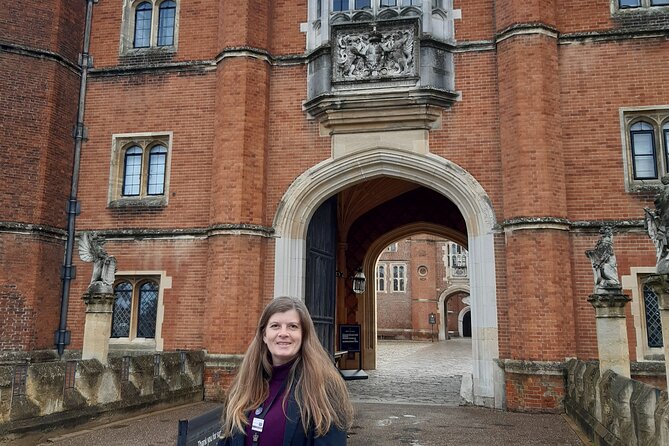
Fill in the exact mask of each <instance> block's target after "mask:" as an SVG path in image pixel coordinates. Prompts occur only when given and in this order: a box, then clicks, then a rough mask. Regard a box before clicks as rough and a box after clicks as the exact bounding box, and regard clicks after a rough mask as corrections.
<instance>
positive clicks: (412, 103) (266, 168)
mask: <svg viewBox="0 0 669 446" xmlns="http://www.w3.org/2000/svg"><path fill="white" fill-rule="evenodd" d="M3 6H4V7H3V8H2V11H0V91H1V92H2V94H1V95H0V102H1V105H2V107H1V108H0V116H1V124H0V132H1V133H2V136H3V145H2V149H1V150H0V160H1V161H2V166H3V168H2V169H1V170H0V208H1V209H2V212H1V213H0V314H2V315H3V323H2V324H0V347H1V348H2V350H5V351H14V350H21V351H32V350H39V349H50V348H53V346H54V332H57V331H58V332H59V333H60V334H61V338H60V340H61V341H63V344H64V341H65V340H66V339H65V338H66V336H65V334H64V333H65V332H66V331H69V332H70V333H71V340H70V343H69V344H68V345H67V348H68V349H73V350H76V349H80V348H81V346H82V339H83V322H84V304H83V302H81V300H80V299H79V297H80V296H81V294H82V293H83V292H84V290H85V289H86V286H87V285H88V278H89V277H90V276H89V274H90V265H88V264H84V263H83V262H80V261H79V260H78V258H77V256H76V253H74V260H73V264H74V266H75V267H76V268H77V273H76V277H73V278H71V280H70V279H68V278H69V277H71V276H72V272H73V270H72V268H70V267H69V265H68V261H67V255H66V254H65V253H66V246H67V243H66V241H68V240H69V242H70V243H73V240H72V237H71V236H68V234H69V233H70V232H71V231H74V229H75V226H72V224H69V225H68V215H69V216H70V217H74V216H76V231H83V230H95V231H99V232H100V233H101V234H102V235H104V236H105V237H106V239H107V244H106V249H107V251H108V252H109V253H110V254H113V255H114V256H116V258H117V260H118V265H119V270H118V272H117V284H116V292H117V302H119V303H118V304H117V313H116V314H115V316H114V317H115V319H114V327H113V333H114V337H113V338H111V339H110V344H112V345H111V346H112V348H116V349H140V350H142V349H143V350H148V351H168V350H176V349H205V350H206V352H207V355H206V358H207V359H206V367H207V377H208V378H207V380H208V381H207V386H208V387H207V389H208V394H209V395H213V394H214V393H215V391H216V389H218V388H220V386H224V385H225V383H226V382H227V380H228V379H229V378H228V377H229V364H230V363H231V361H232V363H234V361H235V360H237V358H238V356H236V355H239V354H241V353H242V352H243V351H244V350H245V348H246V346H247V343H248V342H249V339H250V337H251V334H252V332H253V330H254V325H255V321H256V320H257V318H258V315H259V312H260V311H261V309H262V307H263V306H264V305H265V303H266V302H267V301H268V299H271V297H272V296H275V295H281V294H289V295H294V296H298V297H300V298H304V299H305V300H306V302H307V304H308V305H309V306H310V308H311V309H312V312H313V313H314V315H315V319H316V321H317V323H318V327H319V331H320V333H321V336H322V339H323V342H325V343H326V344H327V345H329V346H331V347H332V348H334V347H335V346H336V336H335V334H336V331H337V327H338V326H339V325H340V324H351V323H358V324H360V325H361V327H362V350H363V351H362V355H363V362H364V365H365V367H366V368H374V366H375V358H376V357H375V347H376V339H377V321H376V314H375V311H374V309H375V308H376V301H377V300H378V299H379V297H378V296H377V293H375V287H373V286H367V289H366V291H365V292H364V293H363V294H360V295H356V294H354V293H353V292H352V290H351V286H350V285H351V283H350V280H349V279H350V278H351V277H352V276H353V274H355V272H356V270H357V269H358V268H362V271H363V272H364V273H365V275H366V277H367V278H368V281H370V282H371V280H372V278H373V277H374V276H375V270H374V267H375V262H376V259H377V258H378V256H379V254H380V253H381V252H382V251H383V249H385V248H386V247H387V246H388V245H389V244H390V243H392V242H395V241H397V240H400V239H403V238H406V237H408V236H411V235H414V234H419V233H420V234H430V235H432V236H435V237H442V238H446V239H449V240H452V241H454V242H456V243H458V244H460V245H462V246H464V247H466V248H467V250H468V252H469V268H468V273H469V289H468V291H469V292H470V298H471V326H472V343H473V352H474V353H473V356H474V357H473V359H474V372H473V392H474V400H475V402H476V403H477V404H483V405H490V406H496V407H508V408H510V409H513V410H545V409H551V408H555V407H559V405H560V401H561V398H562V396H563V394H564V388H563V381H562V377H561V376H559V374H555V373H554V372H552V371H553V370H555V369H556V368H558V369H559V367H560V365H561V364H563V363H564V360H565V358H569V357H578V358H583V359H593V358H596V357H597V344H596V338H595V321H594V310H593V309H592V307H591V306H590V304H588V303H587V302H586V300H585V299H586V297H587V295H588V294H589V293H591V291H592V273H591V270H590V265H589V263H588V260H587V258H586V257H585V256H584V255H583V252H584V251H585V250H586V249H589V248H591V247H592V246H593V245H594V243H595V241H596V239H597V238H598V236H599V233H598V231H599V229H600V228H601V226H602V225H603V224H613V225H615V226H616V227H617V228H618V230H617V232H616V234H615V237H614V241H615V249H616V254H617V259H618V266H619V272H620V275H621V276H622V281H623V285H624V287H625V289H626V292H627V293H628V294H629V295H630V296H631V297H632V298H633V301H632V303H631V304H630V305H629V315H628V316H629V317H628V333H629V339H630V343H629V344H630V353H631V357H632V358H635V359H637V360H646V359H648V358H653V357H656V356H657V354H658V351H659V350H658V347H657V342H655V340H654V338H653V330H655V329H656V328H654V327H656V325H653V324H654V323H653V321H652V314H650V315H649V314H647V313H648V312H647V311H646V310H647V309H648V307H649V304H648V302H650V301H652V296H647V294H648V293H646V295H644V289H643V280H644V274H647V273H648V272H650V271H652V267H653V266H654V262H655V258H654V250H653V246H652V244H651V243H650V242H649V240H648V239H647V236H646V235H645V233H644V230H643V225H642V216H643V212H642V209H643V207H644V206H649V205H650V204H651V203H652V197H653V195H654V194H655V192H656V190H657V187H658V185H659V178H660V177H661V176H662V175H663V174H665V173H667V171H668V169H669V161H667V155H666V154H667V149H668V146H669V124H668V122H669V121H668V119H669V102H668V98H669V82H667V80H668V79H669V41H668V40H667V35H668V31H667V29H668V25H669V6H667V2H666V1H664V0H600V1H597V2H590V3H584V2H582V1H576V0H563V1H556V0H532V1H519V0H501V1H496V2H493V1H490V0H473V1H467V2H465V1H461V0H434V1H433V0H422V1H420V0H399V1H394V0H390V1H386V0H342V1H339V0H336V1H334V0H332V1H331V0H300V1H295V2H285V1H272V2H267V1H258V0H249V1H242V2H229V1H219V2H196V1H187V0H165V1H160V0H146V1H143V0H137V1H131V0H122V1H116V2H112V1H105V0H103V1H99V2H94V1H93V0H89V1H84V0H54V1H52V2H36V3H31V4H30V7H26V5H24V3H23V2H18V1H15V0H12V1H9V2H5V4H3ZM87 8H88V10H89V11H90V14H88V16H87V13H86V11H87ZM87 17H89V19H87ZM87 23H89V24H90V29H91V31H90V48H89V49H88V46H87V44H86V43H85V42H88V39H84V35H85V29H86V24H87ZM82 49H83V50H84V51H83V52H84V53H88V54H90V56H91V58H89V57H86V56H87V54H84V57H83V58H82V57H80V56H79V54H80V53H82ZM86 49H88V51H86ZM80 91H81V92H83V95H84V96H80ZM80 98H81V99H84V100H82V101H81V105H82V106H80V107H78V104H79V102H80V101H79V100H80ZM77 110H79V118H78V115H77ZM78 122H79V125H77V123H78ZM73 129H75V131H74V135H75V138H74V139H73V137H72V135H73ZM79 149H80V150H79ZM79 155H80V156H79ZM73 175H74V181H73ZM72 191H75V192H76V193H75V194H74V197H72ZM68 203H69V204H68ZM79 208H80V212H78V210H79ZM63 258H65V259H66V260H65V262H64V261H63ZM337 272H340V273H341V274H337ZM63 276H65V283H67V285H63V286H62V285H61V279H62V277H63ZM68 293H69V294H68ZM63 295H68V296H69V302H68V305H66V308H67V313H66V316H67V318H66V320H65V321H64V322H66V323H67V324H66V327H65V326H64V325H63V324H59V317H60V315H63V314H65V313H62V312H61V310H60V308H61V301H62V296H63ZM649 299H650V300H649ZM650 313H652V311H650ZM424 316H425V315H421V316H420V317H421V318H424ZM59 327H61V328H59ZM65 328H66V329H65ZM660 350H661V349H660ZM521 361H529V362H530V363H531V364H534V365H535V366H536V367H535V368H529V369H528V368H525V369H524V368H519V367H517V365H518V364H520V363H521ZM355 363H357V361H353V364H355ZM530 369H531V370H530Z"/></svg>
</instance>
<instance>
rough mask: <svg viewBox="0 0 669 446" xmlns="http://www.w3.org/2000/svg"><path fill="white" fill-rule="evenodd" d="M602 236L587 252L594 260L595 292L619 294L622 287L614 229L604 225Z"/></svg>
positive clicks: (591, 259) (592, 260)
mask: <svg viewBox="0 0 669 446" xmlns="http://www.w3.org/2000/svg"><path fill="white" fill-rule="evenodd" d="M600 232H601V233H602V237H601V238H600V239H599V240H598V241H597V244H596V245H595V248H594V249H591V250H589V251H586V252H585V255H586V256H587V257H588V258H589V259H590V261H591V262H592V272H593V273H594V276H595V288H594V291H593V294H612V293H616V294H619V293H620V291H621V289H622V287H621V286H620V280H619V279H618V265H617V263H616V255H615V253H614V252H613V230H612V229H611V228H610V227H604V228H602V230H601V231H600Z"/></svg>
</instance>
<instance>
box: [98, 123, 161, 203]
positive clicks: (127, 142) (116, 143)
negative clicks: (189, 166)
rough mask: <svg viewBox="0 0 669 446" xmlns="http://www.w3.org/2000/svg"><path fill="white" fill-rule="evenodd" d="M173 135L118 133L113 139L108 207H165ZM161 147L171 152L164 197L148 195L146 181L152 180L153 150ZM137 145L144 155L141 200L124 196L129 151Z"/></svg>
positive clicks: (136, 197)
mask: <svg viewBox="0 0 669 446" xmlns="http://www.w3.org/2000/svg"><path fill="white" fill-rule="evenodd" d="M172 139H173V133H172V132H171V131H167V132H144V133H118V134H113V135H112V148H111V158H110V159H111V162H110V168H109V189H108V191H109V192H108V197H107V205H108V207H125V206H130V207H133V206H143V207H164V206H167V204H168V201H169V198H168V197H169V185H170V170H171V164H172ZM156 144H161V145H163V146H165V147H166V148H167V159H166V160H165V185H164V191H163V194H162V195H148V194H147V191H146V187H144V186H146V181H147V180H148V170H147V169H148V156H149V150H150V148H151V147H153V146H155V145H156ZM132 145H137V146H139V147H140V148H142V150H143V151H144V154H143V157H142V188H141V189H140V195H139V196H123V190H122V189H123V177H124V166H125V162H124V161H125V156H124V155H125V149H127V148H129V147H130V146H132Z"/></svg>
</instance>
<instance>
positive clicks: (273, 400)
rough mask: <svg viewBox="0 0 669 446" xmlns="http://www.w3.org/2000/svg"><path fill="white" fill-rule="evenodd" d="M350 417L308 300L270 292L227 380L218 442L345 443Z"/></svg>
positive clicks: (242, 445)
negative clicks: (274, 295) (239, 361)
mask: <svg viewBox="0 0 669 446" xmlns="http://www.w3.org/2000/svg"><path fill="white" fill-rule="evenodd" d="M352 418H353V407H352V406H351V403H350V401H349V397H348V390H347V389H346V384H345V383H344V380H343V379H342V378H341V376H340V375H339V372H338V371H337V369H336V368H335V367H334V364H333V362H332V359H331V358H330V356H329V355H328V354H327V353H326V352H325V350H324V349H323V347H322V346H321V344H320V342H319V341H318V338H317V336H316V332H315V329H314V323H313V321H312V320H311V316H310V315H309V311H308V310H307V307H306V306H305V305H304V303H303V302H302V301H300V300H298V299H294V298H291V297H277V298H275V299H273V300H272V301H271V302H270V303H269V305H267V307H265V310H264V311H263V313H262V315H261V316H260V322H259V323H258V329H257V331H256V334H255V337H254V339H253V341H252V342H251V345H250V346H249V348H248V350H247V351H246V355H244V360H243V361H242V365H241V367H240V368H239V371H238V373H237V376H236V377H235V379H234V380H233V382H232V385H231V386H230V390H229V392H228V397H227V404H226V409H225V412H224V420H223V428H222V434H221V440H219V442H218V446H306V445H312V446H342V445H346V430H347V429H348V428H349V427H350V425H351V422H352Z"/></svg>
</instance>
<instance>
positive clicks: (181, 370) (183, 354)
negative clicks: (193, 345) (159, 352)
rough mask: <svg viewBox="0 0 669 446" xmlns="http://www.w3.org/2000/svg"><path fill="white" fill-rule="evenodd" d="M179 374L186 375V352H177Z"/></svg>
mask: <svg viewBox="0 0 669 446" xmlns="http://www.w3.org/2000/svg"><path fill="white" fill-rule="evenodd" d="M179 373H182V374H183V373H186V352H179Z"/></svg>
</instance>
